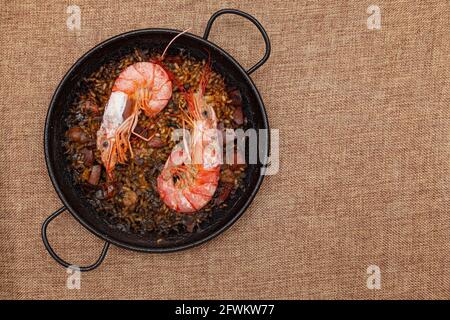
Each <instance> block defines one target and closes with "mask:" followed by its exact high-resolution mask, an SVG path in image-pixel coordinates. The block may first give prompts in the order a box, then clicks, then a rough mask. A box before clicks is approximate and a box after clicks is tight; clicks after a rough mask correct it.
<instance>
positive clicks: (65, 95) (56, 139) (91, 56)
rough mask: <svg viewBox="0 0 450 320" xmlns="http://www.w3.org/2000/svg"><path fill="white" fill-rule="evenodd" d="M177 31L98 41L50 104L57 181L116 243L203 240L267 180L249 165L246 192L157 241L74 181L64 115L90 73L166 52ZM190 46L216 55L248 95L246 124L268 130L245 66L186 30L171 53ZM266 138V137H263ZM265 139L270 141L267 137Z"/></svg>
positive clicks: (79, 211) (168, 244)
mask: <svg viewBox="0 0 450 320" xmlns="http://www.w3.org/2000/svg"><path fill="white" fill-rule="evenodd" d="M176 34H177V32H175V31H172V30H155V29H151V30H139V31H134V32H130V33H127V34H126V35H120V36H117V37H114V38H112V39H110V40H107V41H105V42H104V43H102V44H100V45H98V46H97V47H95V48H94V49H92V50H91V51H90V52H88V53H87V54H86V55H85V56H83V57H82V58H81V59H80V60H79V61H77V63H75V65H74V66H73V67H72V68H71V69H70V70H69V72H68V73H67V75H66V76H65V78H64V79H63V81H62V82H61V83H60V85H59V87H58V89H57V91H56V92H55V95H54V97H53V99H52V103H51V105H50V109H49V114H48V117H47V122H46V132H45V147H46V156H47V159H46V160H47V165H48V169H49V173H50V176H51V178H52V182H53V184H54V186H55V188H56V190H57V192H58V194H59V195H60V197H61V200H62V201H63V202H64V204H65V205H66V206H67V207H68V208H69V210H70V211H71V213H72V214H73V215H74V216H75V217H76V218H77V219H78V220H79V221H80V222H81V223H82V224H83V225H84V226H86V227H87V228H88V229H89V230H91V231H92V232H94V233H95V234H97V235H98V236H100V237H102V238H104V239H105V240H108V241H110V242H112V243H114V244H116V245H119V246H122V247H126V248H129V249H134V250H140V251H156V252H157V251H173V250H178V249H182V248H186V247H189V246H192V245H194V244H198V243H200V242H202V241H205V240H206V239H208V238H211V237H212V236H214V235H216V234H218V233H220V232H221V231H223V230H224V229H226V228H227V227H228V226H229V225H231V224H232V223H233V222H234V221H235V220H236V219H237V218H238V217H239V216H240V215H241V214H242V213H243V211H244V210H245V209H246V207H247V206H248V205H249V204H250V202H251V200H252V199H253V197H254V195H255V194H256V192H257V189H258V188H259V185H260V183H261V181H262V176H261V174H260V172H261V165H260V164H255V165H248V166H247V170H246V176H245V178H244V181H243V184H244V192H242V193H240V194H236V195H235V196H234V197H231V198H229V199H228V200H227V205H228V206H227V207H226V208H222V209H221V208H216V209H215V210H214V211H213V213H212V215H211V217H210V218H209V219H208V221H207V223H206V224H204V225H202V229H201V230H200V231H198V232H194V233H188V232H186V233H178V234H174V235H170V234H169V235H167V236H165V237H164V239H163V241H161V239H160V240H159V241H158V242H157V239H158V237H157V235H155V234H152V233H148V234H144V235H141V234H137V233H132V232H124V231H120V230H119V229H117V228H114V226H111V225H109V224H108V223H107V222H106V221H105V220H104V219H102V218H101V217H100V216H99V215H98V214H97V213H96V212H95V210H94V208H92V207H91V205H90V204H89V203H88V202H87V201H86V200H85V199H84V196H83V192H82V191H81V189H80V188H79V187H77V186H76V185H75V184H74V181H73V179H72V175H71V173H70V171H69V164H68V162H67V160H66V156H65V154H64V151H65V150H64V147H63V145H62V141H63V137H64V133H65V132H66V130H67V127H66V125H65V121H64V119H65V118H66V116H67V111H68V109H69V106H70V105H71V103H72V101H73V99H75V97H76V94H77V92H76V90H77V88H79V83H80V82H81V80H82V79H83V78H85V77H88V76H89V75H90V74H92V72H94V71H96V70H98V69H99V67H100V66H101V65H102V64H104V63H106V62H108V61H111V60H115V59H119V58H121V57H123V56H125V55H127V54H129V53H130V52H131V51H132V50H134V49H135V48H139V49H151V50H155V51H158V50H159V51H162V50H163V49H164V47H165V45H166V44H167V43H168V42H169V41H170V39H171V38H172V37H173V36H175V35H176ZM180 50H185V51H187V52H188V53H189V54H190V55H191V56H193V57H195V58H197V59H205V58H207V56H208V53H209V54H210V56H211V60H212V65H213V69H214V70H215V71H217V72H218V73H220V74H222V75H223V76H224V77H225V80H226V82H227V84H229V85H231V86H233V87H237V88H238V89H239V90H240V93H241V95H242V99H243V111H244V113H245V116H246V118H247V128H255V129H267V127H268V126H267V119H266V115H265V111H264V106H263V105H262V101H261V99H260V97H259V94H258V92H257V90H256V88H255V87H254V85H253V83H252V82H251V80H250V79H249V78H248V76H247V75H246V74H245V72H244V71H243V70H242V68H241V67H240V66H239V65H238V64H237V63H236V62H235V61H234V60H233V59H232V58H231V57H229V56H228V55H227V54H226V53H224V52H223V51H222V50H221V49H219V48H217V47H215V46H214V45H211V44H210V43H208V42H206V41H205V40H203V39H201V38H198V37H196V36H193V35H189V34H188V35H183V36H181V37H180V38H178V39H177V40H176V41H175V43H174V44H173V45H172V46H171V49H170V50H169V54H171V53H173V54H176V53H178V52H179V51H180ZM260 138H261V137H260ZM264 140H265V141H264ZM263 141H264V143H262V145H260V148H262V149H263V150H260V153H261V154H262V155H263V156H267V150H268V148H267V142H268V136H267V135H264V136H263Z"/></svg>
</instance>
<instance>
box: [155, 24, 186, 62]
mask: <svg viewBox="0 0 450 320" xmlns="http://www.w3.org/2000/svg"><path fill="white" fill-rule="evenodd" d="M191 29H192V27H189V28H187V29H186V30H184V31H182V32H180V33H179V34H177V35H176V36H175V37H174V38H173V39H172V40H170V42H169V44H168V45H167V46H166V48H165V49H164V51H163V54H162V55H161V58H160V60H161V61H162V60H164V56H165V55H166V52H167V49H169V47H170V45H171V44H172V43H173V42H174V41H175V40H176V39H177V38H178V37H179V36H181V35H183V34H185V33H186V32H188V31H189V30H191Z"/></svg>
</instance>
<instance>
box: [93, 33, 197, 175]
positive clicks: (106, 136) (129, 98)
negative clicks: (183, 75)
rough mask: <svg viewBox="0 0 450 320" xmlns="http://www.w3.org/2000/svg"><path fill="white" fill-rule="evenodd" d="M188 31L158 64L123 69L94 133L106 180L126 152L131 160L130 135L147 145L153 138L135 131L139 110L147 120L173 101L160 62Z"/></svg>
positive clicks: (160, 60) (143, 64) (125, 157)
mask: <svg viewBox="0 0 450 320" xmlns="http://www.w3.org/2000/svg"><path fill="white" fill-rule="evenodd" d="M188 30H189V29H187V30H185V31H183V32H181V33H179V34H178V35H176V36H175V37H174V38H173V39H172V40H171V41H170V42H169V44H168V45H167V47H166V48H165V50H164V52H163V54H162V55H161V57H160V59H159V60H158V61H152V62H137V63H134V64H132V65H130V66H128V67H127V68H125V69H124V70H123V71H122V72H121V73H120V74H119V76H118V77H117V79H116V80H115V82H114V85H113V88H112V92H111V96H110V97H109V100H108V103H107V105H106V107H105V112H104V114H103V119H102V123H101V126H100V129H99V130H98V131H97V149H99V150H100V152H101V159H102V162H103V164H104V166H105V168H106V173H107V176H108V179H113V175H112V172H113V169H114V167H115V165H116V163H117V162H119V163H125V162H126V161H127V151H128V150H129V151H130V154H131V157H133V150H132V148H131V143H130V137H131V135H132V134H134V135H136V136H138V137H139V138H141V139H144V140H146V141H148V140H150V139H151V138H152V136H150V137H148V138H145V137H143V136H141V135H139V134H138V133H136V132H135V131H134V129H135V128H136V125H137V123H138V118H139V114H140V112H141V110H143V111H144V113H145V115H147V116H148V117H154V116H155V115H157V114H158V113H159V112H160V111H161V110H163V109H164V107H165V106H166V105H167V103H168V102H169V100H170V98H171V97H172V82H171V80H170V77H169V74H168V73H167V71H166V70H165V69H164V68H163V67H162V65H161V62H162V61H163V59H164V57H165V54H166V52H167V49H168V48H169V46H170V45H171V44H172V43H173V41H174V40H175V39H176V38H178V37H179V36H180V35H182V34H184V33H185V32H187V31H188Z"/></svg>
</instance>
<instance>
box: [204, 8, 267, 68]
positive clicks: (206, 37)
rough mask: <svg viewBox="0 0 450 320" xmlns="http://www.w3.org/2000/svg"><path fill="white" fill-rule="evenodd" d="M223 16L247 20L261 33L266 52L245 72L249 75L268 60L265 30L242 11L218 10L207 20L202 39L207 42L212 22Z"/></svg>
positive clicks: (254, 19)
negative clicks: (234, 16)
mask: <svg viewBox="0 0 450 320" xmlns="http://www.w3.org/2000/svg"><path fill="white" fill-rule="evenodd" d="M223 14H235V15H238V16H241V17H244V18H246V19H247V20H249V21H250V22H252V23H253V24H254V25H255V26H256V28H258V30H259V32H261V35H262V37H263V39H264V42H265V44H266V52H265V53H264V57H262V59H261V60H259V61H258V62H257V63H256V64H255V65H254V66H253V67H251V68H250V69H248V70H247V74H249V75H250V74H252V73H253V72H254V71H255V70H257V69H258V68H259V67H261V66H262V65H263V64H264V63H265V62H266V61H267V59H269V56H270V40H269V36H268V35H267V32H266V30H264V28H263V26H262V25H261V23H259V21H258V20H256V18H254V17H253V16H251V15H249V14H248V13H245V12H243V11H240V10H236V9H222V10H219V11H217V12H216V13H214V14H213V15H212V16H211V18H209V21H208V23H207V24H206V28H205V33H204V34H203V38H204V39H205V40H208V36H209V32H210V31H211V27H212V25H213V23H214V21H215V20H216V19H217V18H218V17H219V16H221V15H223Z"/></svg>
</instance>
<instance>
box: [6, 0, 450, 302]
mask: <svg viewBox="0 0 450 320" xmlns="http://www.w3.org/2000/svg"><path fill="white" fill-rule="evenodd" d="M70 4H76V5H78V6H79V7H80V8H81V17H82V20H81V30H80V31H69V30H68V28H67V26H66V19H67V17H68V14H67V13H66V7H67V6H68V5H70ZM371 4H372V2H371V1H369V2H368V1H350V2H346V1H327V2H325V1H317V2H316V1H290V2H287V1H286V2H277V1H254V2H243V1H223V2H222V3H219V2H218V1H208V2H206V1H184V2H175V1H150V2H149V1H114V2H110V3H106V2H105V3H101V2H99V1H82V0H78V1H73V2H72V1H71V2H70V3H69V2H67V1H58V2H56V1H37V0H26V1H15V2H8V1H6V2H5V0H3V1H2V4H1V8H2V10H1V11H0V14H1V19H0V26H1V35H0V37H1V38H0V46H1V53H2V57H1V59H0V71H1V76H2V80H1V84H0V97H1V99H0V107H1V112H0V136H1V139H0V183H1V197H0V249H1V252H0V297H1V298H20V299H23V298H38V299H41V298H52V299H59V298H94V299H98V298H145V299H162V298H287V299H292V298H298V299H303V298H325V299H336V298H449V297H450V256H449V250H450V215H449V191H450V190H449V182H450V181H449V178H450V168H449V163H450V131H449V128H450V111H449V102H450V96H449V75H450V74H449V71H450V70H449V67H450V64H449V44H450V38H449V7H448V2H447V1H403V0H402V1H378V2H377V3H373V4H376V5H379V7H380V8H381V17H382V20H381V22H382V29H381V30H368V28H367V25H366V21H367V17H368V16H369V14H368V13H367V12H366V10H367V7H368V6H369V5H371ZM223 7H234V8H238V9H242V10H244V11H246V12H249V13H251V14H252V15H254V16H255V17H257V18H258V19H259V20H260V21H261V23H262V24H263V25H264V26H265V28H266V29H267V31H268V33H269V35H270V38H271V41H272V44H273V51H272V55H271V58H270V60H269V62H267V63H266V64H265V65H264V66H263V67H262V68H261V69H259V70H258V71H257V72H255V73H254V74H253V75H252V78H253V79H254V81H255V83H256V85H257V86H258V88H259V90H260V92H261V94H262V97H263V99H264V101H265V104H266V108H267V111H268V114H269V118H270V123H271V126H272V127H273V128H278V129H280V153H281V155H280V158H281V164H280V172H279V174H277V175H274V176H270V177H268V178H267V179H266V180H265V181H264V183H263V185H262V188H261V190H260V192H259V193H258V195H257V197H256V199H255V201H254V202H253V204H252V205H251V207H250V209H249V210H248V211H247V213H246V214H245V215H244V216H243V217H242V219H240V220H239V221H238V222H237V223H236V224H235V225H234V226H233V227H232V228H231V229H230V230H228V231H227V232H225V233H224V234H223V235H221V236H220V237H218V238H216V239H214V240H213V241H211V242H209V243H207V244H205V245H202V246H200V247H197V248H194V249H191V250H188V251H184V252H179V253H173V254H165V255H157V254H139V253H135V252H131V251H126V250H123V249H119V248H116V247H113V248H111V250H110V252H109V255H108V257H107V258H106V261H105V262H104V263H103V265H102V266H101V267H100V268H99V269H97V270H95V271H93V272H90V273H86V274H83V275H82V279H81V289H80V290H68V289H67V288H66V278H67V274H66V271H65V270H64V269H63V268H61V267H60V266H59V265H57V264H56V263H55V262H54V261H53V260H52V259H51V258H50V256H49V255H48V254H47V252H46V251H45V250H44V247H43V245H42V242H41V239H40V226H41V223H42V221H43V220H44V218H45V217H47V216H48V215H49V214H50V213H51V212H52V211H54V210H55V209H57V208H58V207H60V206H61V203H60V201H59V199H58V197H57V195H56V193H55V191H54V189H53V187H52V185H51V182H50V180H49V178H48V175H47V171H46V168H45V162H44V154H43V143H42V140H43V125H44V118H45V115H46V112H47V107H48V104H49V101H50V98H51V95H52V93H53V91H54V89H55V88H56V86H57V84H58V82H59V81H60V79H61V78H62V76H63V75H64V73H65V72H66V71H67V69H68V68H69V67H70V66H71V65H72V63H73V62H74V61H76V59H77V58H78V57H79V56H80V55H81V54H83V53H84V52H85V51H87V50H88V49H90V48H91V47H93V46H94V45H95V44H97V43H98V42H100V41H102V40H104V39H107V38H109V37H111V36H113V35H115V34H118V33H121V32H125V31H128V30H132V29H138V28H145V27H170V28H176V29H183V28H186V27H188V26H193V29H192V32H193V33H196V34H202V32H203V30H204V27H205V25H206V22H207V20H208V18H209V17H210V15H211V14H212V13H213V12H215V11H216V10H218V9H220V8H223ZM211 40H212V41H213V42H215V43H217V44H219V45H220V46H222V47H223V48H225V49H226V50H227V51H228V52H230V53H231V54H232V55H233V56H234V57H236V58H237V59H238V60H239V61H240V62H242V64H243V65H244V66H247V67H249V66H251V65H252V64H253V63H254V62H256V61H257V60H258V59H259V57H260V56H261V55H262V53H263V43H262V39H261V38H260V35H259V34H258V32H257V30H256V29H255V28H254V27H253V26H252V25H251V24H250V23H249V22H246V21H245V20H243V19H241V18H238V17H231V16H228V17H221V18H220V19H219V20H218V21H217V24H215V26H214V29H213V31H212V33H211ZM49 233H50V235H49V236H50V240H51V242H52V244H53V245H54V247H55V249H56V250H57V251H58V252H59V253H60V254H61V256H63V257H64V258H66V259H68V260H69V261H71V262H74V263H78V264H87V263H89V262H92V261H93V260H95V259H96V257H97V255H98V254H99V251H100V249H101V245H102V241H101V240H99V239H97V238H95V237H94V236H93V235H91V234H90V233H89V232H87V231H86V230H85V229H83V228H82V227H81V226H80V225H79V224H78V223H77V222H76V221H75V220H74V219H73V218H72V217H71V216H70V215H69V214H67V213H66V214H63V215H62V216H61V217H59V218H58V219H57V220H56V221H54V223H52V225H51V226H50V230H49ZM372 264H374V265H378V266H379V267H380V269H381V289H380V290H369V289H368V288H367V286H366V279H367V274H366V269H367V267H368V266H369V265H372Z"/></svg>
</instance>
